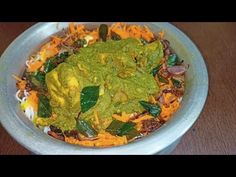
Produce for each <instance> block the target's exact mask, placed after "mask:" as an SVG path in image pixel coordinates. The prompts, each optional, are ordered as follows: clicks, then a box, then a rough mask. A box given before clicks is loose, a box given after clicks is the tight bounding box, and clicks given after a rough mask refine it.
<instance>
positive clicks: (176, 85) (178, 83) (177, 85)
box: [171, 78, 181, 88]
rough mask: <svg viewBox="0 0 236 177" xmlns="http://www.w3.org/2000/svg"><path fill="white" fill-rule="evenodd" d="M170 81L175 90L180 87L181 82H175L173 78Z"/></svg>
mask: <svg viewBox="0 0 236 177" xmlns="http://www.w3.org/2000/svg"><path fill="white" fill-rule="evenodd" d="M171 81H172V83H173V85H174V86H175V87H176V88H180V87H181V82H180V81H179V80H176V79H174V78H171Z"/></svg>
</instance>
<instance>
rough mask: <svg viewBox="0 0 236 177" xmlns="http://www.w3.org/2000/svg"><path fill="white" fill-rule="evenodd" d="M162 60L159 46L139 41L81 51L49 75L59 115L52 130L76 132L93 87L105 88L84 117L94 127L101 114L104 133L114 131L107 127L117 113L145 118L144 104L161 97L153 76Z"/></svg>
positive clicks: (103, 44) (52, 102) (53, 103)
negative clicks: (85, 96) (83, 103)
mask: <svg viewBox="0 0 236 177" xmlns="http://www.w3.org/2000/svg"><path fill="white" fill-rule="evenodd" d="M162 57H163V48H162V44H161V42H160V41H159V40H157V41H155V42H152V43H150V44H146V45H144V44H143V43H142V42H141V41H140V40H137V39H133V38H128V39H123V40H120V41H113V40H108V41H106V42H96V43H95V44H92V45H89V46H88V47H85V48H81V49H80V50H79V52H78V53H77V54H73V55H72V56H70V57H69V58H67V59H66V61H65V62H64V63H61V64H60V65H58V66H57V67H56V68H55V69H53V70H52V71H51V72H49V73H48V74H46V85H47V88H48V91H49V94H50V105H51V107H52V111H53V112H55V113H56V115H57V119H56V121H54V122H53V123H52V124H53V125H55V126H57V127H58V128H60V129H62V130H72V129H74V128H75V126H76V121H75V117H77V115H78V113H79V112H80V111H81V104H80V98H81V91H82V89H83V88H85V87H88V86H99V97H98V100H97V102H96V104H95V106H93V107H92V108H91V109H89V110H88V111H86V112H84V113H81V115H80V117H81V119H84V120H86V121H89V122H90V123H91V124H93V122H94V121H95V117H94V111H95V110H96V111H97V113H98V115H99V116H98V117H99V125H97V127H96V128H97V129H98V130H102V129H105V128H106V127H107V126H108V124H107V123H105V122H111V121H112V114H114V113H120V112H122V111H124V112H126V113H133V112H142V111H143V110H144V109H143V107H142V106H141V105H140V104H139V101H140V100H148V97H149V96H150V95H155V94H157V93H158V91H159V88H158V85H157V83H156V81H155V80H154V78H153V76H152V74H151V70H152V68H154V67H155V66H157V65H158V63H159V62H160V59H161V58H162Z"/></svg>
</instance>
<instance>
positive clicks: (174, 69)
mask: <svg viewBox="0 0 236 177" xmlns="http://www.w3.org/2000/svg"><path fill="white" fill-rule="evenodd" d="M167 70H168V72H169V73H171V74H174V75H181V74H184V73H185V71H186V70H187V68H186V67H185V66H183V65H178V66H173V67H170V68H167Z"/></svg>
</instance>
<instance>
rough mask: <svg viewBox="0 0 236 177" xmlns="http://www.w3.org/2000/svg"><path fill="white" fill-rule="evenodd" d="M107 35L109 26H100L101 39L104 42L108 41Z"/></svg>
mask: <svg viewBox="0 0 236 177" xmlns="http://www.w3.org/2000/svg"><path fill="white" fill-rule="evenodd" d="M107 34H108V26H107V25H105V24H101V25H100V26H99V37H100V38H101V39H102V41H104V42H105V41H106V40H107Z"/></svg>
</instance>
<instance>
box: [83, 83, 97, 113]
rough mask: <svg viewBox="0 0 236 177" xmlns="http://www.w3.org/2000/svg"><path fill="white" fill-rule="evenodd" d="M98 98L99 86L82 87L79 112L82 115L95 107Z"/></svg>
mask: <svg viewBox="0 0 236 177" xmlns="http://www.w3.org/2000/svg"><path fill="white" fill-rule="evenodd" d="M98 97H99V86H88V87H84V88H83V90H82V91H81V97H80V105H81V112H82V113H84V112H86V111H88V110H89V109H90V108H92V107H93V106H95V104H96V103H97V100H98Z"/></svg>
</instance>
